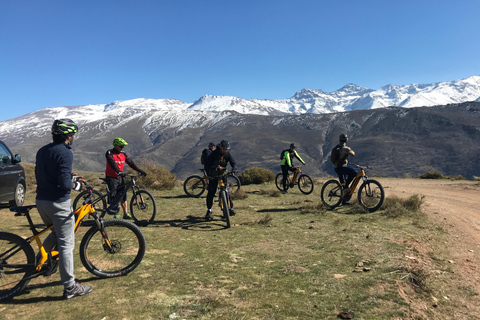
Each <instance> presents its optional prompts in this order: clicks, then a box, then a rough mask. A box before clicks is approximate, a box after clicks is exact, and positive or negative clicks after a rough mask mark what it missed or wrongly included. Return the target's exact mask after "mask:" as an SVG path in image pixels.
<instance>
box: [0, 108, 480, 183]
mask: <svg viewBox="0 0 480 320" xmlns="http://www.w3.org/2000/svg"><path fill="white" fill-rule="evenodd" d="M71 108H72V110H73V109H74V107H71ZM117 111H118V112H117V114H116V116H115V117H111V118H109V119H98V120H95V118H93V119H89V120H88V122H87V121H86V120H85V119H84V120H81V121H79V123H80V128H81V129H80V132H79V134H78V137H77V139H76V140H75V142H74V145H73V150H74V152H75V163H74V166H75V167H76V168H77V169H81V170H89V171H103V169H104V165H105V159H104V154H105V151H106V150H107V149H108V148H110V147H111V141H112V140H113V138H115V137H117V136H120V137H123V138H125V139H126V140H127V141H128V142H129V145H128V146H127V148H126V152H127V153H128V154H129V155H130V156H131V157H133V158H134V159H139V158H145V159H150V160H153V161H155V162H157V163H159V164H163V165H165V166H166V167H167V168H168V169H169V170H171V171H172V172H174V173H176V174H177V176H178V177H179V178H180V179H183V178H185V177H187V176H188V175H190V174H192V173H195V172H197V169H198V168H199V167H200V163H199V157H200V154H201V150H202V149H203V148H205V147H206V146H207V144H208V143H209V142H210V141H214V142H218V141H220V140H221V139H228V140H230V142H231V145H232V148H231V151H232V154H233V155H234V156H235V158H236V160H237V163H238V165H239V168H240V169H241V170H243V169H246V168H248V167H252V166H259V167H264V168H267V169H270V170H272V171H274V172H276V171H278V170H279V160H278V153H279V152H280V151H281V150H282V149H285V148H287V147H288V145H289V144H290V143H291V142H294V143H295V144H296V145H297V146H298V149H297V150H298V152H299V154H300V155H301V157H302V158H303V159H304V160H305V161H306V163H307V166H306V167H305V168H304V169H305V171H306V172H307V173H309V174H311V175H314V176H321V175H325V174H332V173H333V170H332V166H331V164H330V162H329V156H330V150H331V149H332V148H333V146H334V145H335V144H336V143H337V140H338V136H339V134H340V133H342V132H345V133H347V134H348V135H349V137H350V142H349V145H350V146H351V147H352V148H353V149H354V150H355V151H356V153H357V156H356V157H355V158H354V159H352V162H356V163H360V164H367V165H370V166H372V167H374V169H375V170H374V171H372V172H371V173H370V174H376V175H382V176H389V177H401V176H404V175H413V176H415V175H417V174H419V173H423V172H426V171H430V170H436V171H440V172H442V173H443V174H445V175H458V174H460V175H463V176H465V177H467V178H472V177H473V176H479V175H480V145H479V144H478V141H479V139H480V103H478V102H466V103H461V104H452V105H446V106H435V107H421V108H400V107H390V108H380V109H373V110H357V111H351V112H342V113H330V114H302V115H282V116H280V115H271V116H266V115H254V114H240V113H237V112H233V111H223V112H219V113H214V112H205V111H202V112H200V113H199V112H198V111H195V114H192V113H189V112H188V111H186V110H183V111H174V110H172V109H171V107H170V106H166V107H165V108H164V109H163V110H159V111H155V112H154V113H152V111H151V110H150V109H148V108H144V109H141V110H139V109H138V110H137V109H135V108H126V109H121V110H120V109H119V110H117ZM190 112H194V111H190ZM127 114H131V115H133V116H130V117H127ZM49 117H52V115H49ZM33 121H34V119H31V120H30V127H29V128H24V127H21V128H20V126H17V129H18V128H20V129H18V130H17V131H14V130H13V129H11V130H9V131H8V132H7V131H6V130H3V131H0V132H1V135H0V139H2V140H4V141H5V142H6V143H7V144H9V146H10V147H11V149H12V150H13V151H14V152H15V153H19V154H21V156H22V159H23V160H24V161H26V162H34V157H35V153H36V151H37V150H38V148H39V147H40V146H41V145H44V144H46V143H48V142H49V141H50V136H49V126H48V125H46V124H43V125H41V124H40V123H41V119H40V118H37V123H34V122H33ZM12 130H13V132H12Z"/></svg>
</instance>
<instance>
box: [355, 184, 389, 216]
mask: <svg viewBox="0 0 480 320" xmlns="http://www.w3.org/2000/svg"><path fill="white" fill-rule="evenodd" d="M383 200H385V191H384V190H383V187H382V185H381V184H380V182H378V181H376V180H367V181H365V182H364V183H363V184H362V185H361V186H360V189H359V190H358V202H359V203H360V204H361V205H362V206H363V207H364V208H365V209H367V210H368V212H374V211H376V210H378V209H379V208H380V207H381V205H382V204H383Z"/></svg>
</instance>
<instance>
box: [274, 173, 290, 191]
mask: <svg viewBox="0 0 480 320" xmlns="http://www.w3.org/2000/svg"><path fill="white" fill-rule="evenodd" d="M282 180H283V173H281V172H280V173H277V175H276V176H275V185H276V186H277V189H278V190H280V191H283V183H282ZM289 187H290V186H289V182H288V179H287V184H286V190H288V188H289Z"/></svg>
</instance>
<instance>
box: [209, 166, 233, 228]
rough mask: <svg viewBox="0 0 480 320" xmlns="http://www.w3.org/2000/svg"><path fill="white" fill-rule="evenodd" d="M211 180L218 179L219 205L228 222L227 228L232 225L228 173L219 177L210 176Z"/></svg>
mask: <svg viewBox="0 0 480 320" xmlns="http://www.w3.org/2000/svg"><path fill="white" fill-rule="evenodd" d="M208 179H209V180H214V179H215V180H218V206H219V207H220V210H221V211H222V214H223V219H224V220H225V222H226V223H227V228H230V227H231V222H230V216H232V214H231V211H232V196H231V195H230V191H229V187H228V180H227V175H223V176H218V177H208Z"/></svg>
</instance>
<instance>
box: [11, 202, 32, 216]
mask: <svg viewBox="0 0 480 320" xmlns="http://www.w3.org/2000/svg"><path fill="white" fill-rule="evenodd" d="M36 207H37V205H35V204H32V205H29V206H23V207H10V211H13V212H16V213H17V214H20V215H22V214H23V215H24V214H26V213H28V212H29V211H30V210H32V209H33V208H36Z"/></svg>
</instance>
